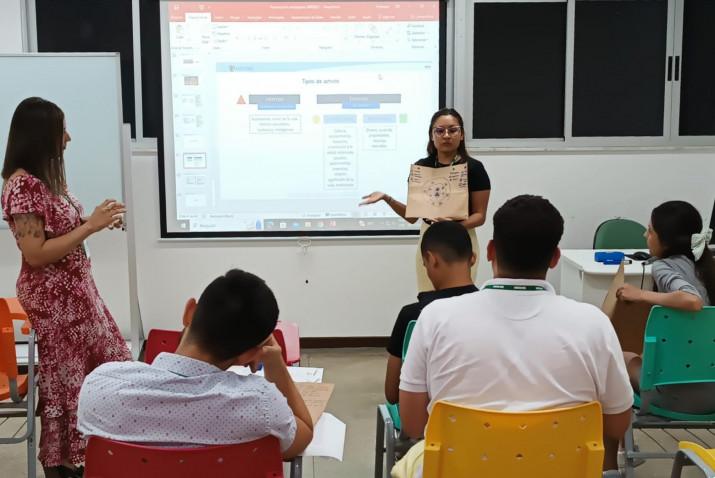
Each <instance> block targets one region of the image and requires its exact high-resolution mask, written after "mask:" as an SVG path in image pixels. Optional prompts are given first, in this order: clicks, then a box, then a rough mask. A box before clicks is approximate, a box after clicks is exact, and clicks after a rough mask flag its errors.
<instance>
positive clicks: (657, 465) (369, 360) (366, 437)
mask: <svg viewBox="0 0 715 478" xmlns="http://www.w3.org/2000/svg"><path fill="white" fill-rule="evenodd" d="M302 359H303V361H302V364H303V365H305V366H311V367H324V368H325V375H324V381H325V382H331V383H334V384H335V392H334V394H333V397H332V399H331V401H330V404H329V405H328V411H329V412H330V413H332V414H333V415H335V416H336V417H338V418H339V419H341V420H342V421H344V422H345V423H346V424H347V438H346V442H345V456H344V460H343V462H342V463H340V462H337V461H335V460H331V459H321V458H315V459H306V460H304V469H303V476H304V477H305V478H337V477H340V478H369V477H372V476H374V470H373V466H374V465H373V463H374V446H375V413H376V412H375V407H376V406H377V404H378V403H381V402H382V401H383V400H384V396H383V378H384V367H385V360H386V356H385V352H383V351H382V350H381V349H322V350H307V351H305V350H304V351H303V357H302ZM11 422H12V423H6V424H4V425H2V426H0V436H3V434H4V433H7V432H8V431H10V429H11V428H13V427H14V428H15V429H17V427H19V426H20V425H21V422H18V421H11ZM12 432H14V430H12V431H11V433H12ZM653 435H654V437H656V436H657V435H658V434H653ZM673 436H674V437H675V438H677V439H688V438H690V439H692V436H691V437H688V436H687V435H681V434H679V433H677V432H673ZM663 438H667V439H668V441H669V442H670V444H669V446H672V445H674V443H675V441H674V440H673V439H672V438H670V437H667V436H665V435H664V434H662V433H661V434H660V436H659V437H658V439H659V440H661V439H663ZM636 440H637V442H638V443H639V444H640V446H641V448H642V449H643V450H644V451H648V450H654V449H655V445H654V443H653V442H652V441H651V440H650V439H649V438H647V437H646V436H643V435H637V436H636ZM713 445H715V443H713ZM670 467H671V461H670V460H650V461H649V462H647V463H646V464H644V465H643V466H640V467H638V468H637V470H636V476H637V477H638V478H666V477H669V476H670ZM38 468H39V466H38ZM40 470H41V468H40ZM23 476H25V448H24V446H23V445H4V446H3V445H0V477H2V478H15V477H23ZM38 476H43V475H42V473H40V474H39V475H38ZM683 476H684V477H687V478H694V477H699V476H702V475H701V474H700V473H699V472H698V471H697V470H694V469H688V470H686V472H685V473H684V474H683ZM128 478H129V477H128Z"/></svg>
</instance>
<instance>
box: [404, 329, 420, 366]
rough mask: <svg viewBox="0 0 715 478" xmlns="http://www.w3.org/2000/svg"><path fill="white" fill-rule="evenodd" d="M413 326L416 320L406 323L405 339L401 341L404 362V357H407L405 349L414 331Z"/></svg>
mask: <svg viewBox="0 0 715 478" xmlns="http://www.w3.org/2000/svg"><path fill="white" fill-rule="evenodd" d="M415 325H417V321H416V320H410V321H409V322H408V323H407V328H406V329H405V338H404V339H403V340H402V360H405V357H407V347H408V346H409V345H410V339H411V338H412V331H414V330H415Z"/></svg>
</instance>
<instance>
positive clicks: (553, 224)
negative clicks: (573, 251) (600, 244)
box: [494, 194, 564, 274]
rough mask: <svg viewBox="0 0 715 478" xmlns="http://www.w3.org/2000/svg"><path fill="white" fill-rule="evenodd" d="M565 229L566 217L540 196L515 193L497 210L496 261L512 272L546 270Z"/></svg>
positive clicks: (495, 223)
mask: <svg viewBox="0 0 715 478" xmlns="http://www.w3.org/2000/svg"><path fill="white" fill-rule="evenodd" d="M563 233H564V219H563V218H562V217H561V214H559V211H558V210H557V209H556V208H555V207H554V205H553V204H551V203H550V202H549V201H548V200H547V199H544V198H542V197H541V196H531V195H528V194H524V195H521V196H516V197H515V198H512V199H509V200H508V201H507V202H505V203H504V205H503V206H502V207H500V208H499V210H497V212H496V213H494V248H495V249H496V256H497V261H498V262H499V264H500V265H501V266H503V267H504V268H506V269H508V270H509V271H510V272H522V273H527V274H531V273H543V272H546V271H547V270H548V268H549V263H550V262H551V258H552V257H553V255H554V251H555V250H556V248H557V247H558V245H559V241H560V240H561V236H562V235H563Z"/></svg>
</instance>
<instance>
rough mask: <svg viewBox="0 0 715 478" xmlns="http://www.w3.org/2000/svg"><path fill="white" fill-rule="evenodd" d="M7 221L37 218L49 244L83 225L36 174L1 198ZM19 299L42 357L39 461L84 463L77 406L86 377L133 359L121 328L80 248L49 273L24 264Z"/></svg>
mask: <svg viewBox="0 0 715 478" xmlns="http://www.w3.org/2000/svg"><path fill="white" fill-rule="evenodd" d="M2 213H3V214H2V215H3V219H5V220H6V221H7V222H8V223H9V225H10V229H12V230H13V233H14V231H15V224H14V221H13V218H12V216H13V215H15V214H34V215H35V216H38V217H40V218H42V219H43V220H44V223H45V236H46V237H47V239H51V238H53V237H58V236H62V235H64V234H67V233H68V232H70V231H72V230H73V229H75V228H76V227H78V226H79V225H80V224H81V217H82V208H81V206H80V205H79V202H78V201H77V199H76V198H74V197H73V196H71V195H69V194H68V195H67V197H63V196H56V195H54V194H52V192H50V190H49V188H48V187H47V186H46V185H45V184H44V183H43V182H42V181H40V180H39V179H38V178H36V177H35V176H32V175H24V176H16V177H14V178H12V179H10V180H9V181H8V182H7V183H6V184H5V188H4V189H3V192H2ZM17 297H18V299H19V301H20V304H21V305H22V307H23V308H24V309H25V312H27V315H28V317H29V319H30V322H31V323H32V326H33V328H34V329H35V333H36V334H37V339H38V349H39V358H40V393H39V414H40V423H41V426H42V427H41V430H42V431H41V436H40V454H39V459H40V462H41V463H42V464H43V465H44V466H46V467H51V466H58V465H60V464H61V463H62V461H63V460H69V461H71V462H73V463H76V464H77V463H81V462H83V461H84V448H85V442H84V440H83V439H82V438H81V436H80V434H79V432H78V431H77V428H76V424H77V400H78V398H79V390H80V387H81V386H82V382H83V381H84V378H85V376H87V374H89V372H91V371H92V370H93V369H94V368H96V367H97V366H99V365H101V364H103V363H105V362H113V361H121V360H130V359H131V355H130V353H129V349H128V348H127V345H126V343H125V342H124V339H123V338H122V335H121V333H120V332H119V328H118V327H117V324H116V323H115V322H114V319H113V318H112V316H111V314H110V313H109V310H107V307H106V306H105V305H104V302H103V301H102V298H101V297H100V296H99V292H98V291H97V287H96V285H95V284H94V279H92V271H91V265H90V261H89V258H88V257H87V256H86V254H85V252H84V248H83V247H82V246H79V247H77V248H75V249H74V250H73V251H72V252H70V253H69V254H67V255H66V256H65V257H64V258H62V259H60V260H59V261H57V262H55V263H54V264H49V265H46V266H42V267H32V266H30V265H29V264H28V263H27V261H26V260H25V257H23V258H22V267H21V269H20V276H19V277H18V279H17Z"/></svg>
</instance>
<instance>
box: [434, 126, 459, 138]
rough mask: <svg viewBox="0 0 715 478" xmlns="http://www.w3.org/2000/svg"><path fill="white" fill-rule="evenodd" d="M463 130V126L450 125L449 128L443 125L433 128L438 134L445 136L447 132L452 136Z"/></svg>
mask: <svg viewBox="0 0 715 478" xmlns="http://www.w3.org/2000/svg"><path fill="white" fill-rule="evenodd" d="M461 130H462V127H461V126H450V127H449V128H443V127H441V126H437V127H436V128H432V132H433V133H434V134H436V135H437V136H444V135H445V133H449V135H450V136H452V135H455V134H457V133H459V132H460V131H461Z"/></svg>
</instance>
